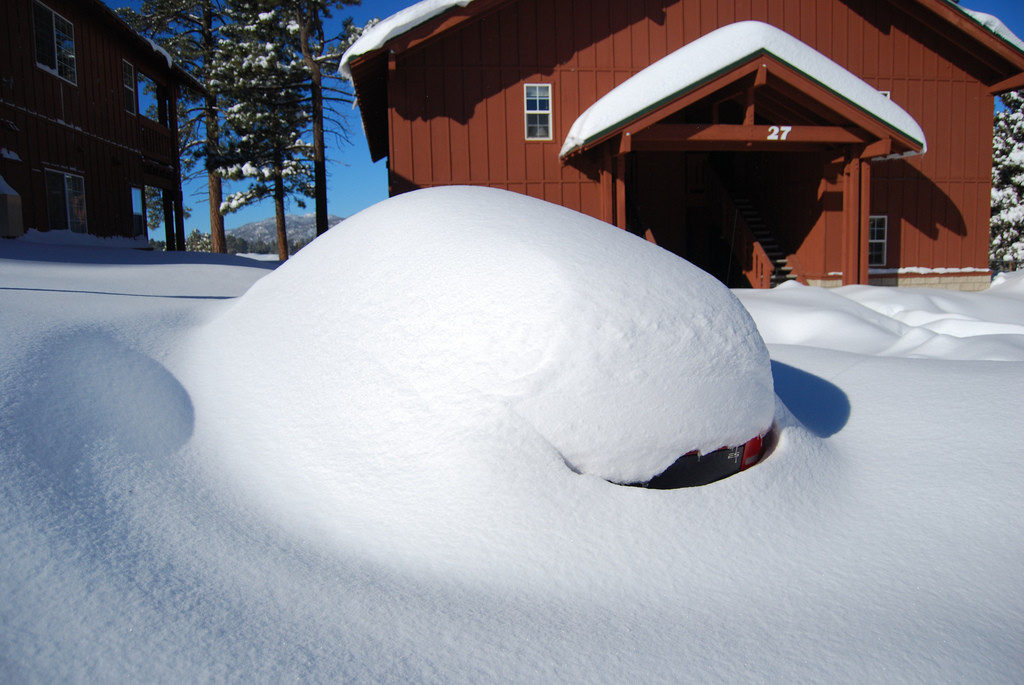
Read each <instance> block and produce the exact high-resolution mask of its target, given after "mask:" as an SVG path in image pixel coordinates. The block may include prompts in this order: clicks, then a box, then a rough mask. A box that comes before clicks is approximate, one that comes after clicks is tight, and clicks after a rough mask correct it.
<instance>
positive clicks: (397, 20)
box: [338, 0, 473, 80]
mask: <svg viewBox="0 0 1024 685" xmlns="http://www.w3.org/2000/svg"><path fill="white" fill-rule="evenodd" d="M471 2H473V0H421V2H417V3H416V4H415V5H410V6H409V7H406V8H405V9H403V10H399V11H398V12H395V13H394V14H392V15H391V16H390V17H388V18H387V19H383V20H381V21H379V22H377V23H376V24H374V25H373V26H371V27H370V28H368V29H366V30H365V31H364V32H363V34H362V35H361V36H359V38H357V39H356V41H355V42H354V43H352V45H350V46H349V48H348V50H346V51H345V54H343V55H342V56H341V63H340V64H339V65H338V71H339V72H340V73H341V75H342V76H343V77H344V78H346V79H349V80H352V70H351V69H350V67H349V62H350V61H352V60H353V59H355V58H356V57H358V56H360V55H365V54H366V53H368V52H373V51H374V50H379V49H380V48H382V47H384V46H385V45H387V43H388V41H390V40H392V39H393V38H397V37H399V36H401V35H404V34H406V33H408V32H409V31H411V30H412V29H414V28H416V27H417V26H419V25H420V24H423V23H425V22H427V21H429V20H430V19H433V18H434V17H436V16H437V15H439V14H443V13H445V12H447V11H448V10H450V9H452V8H453V7H465V6H466V5H468V4H469V3H471Z"/></svg>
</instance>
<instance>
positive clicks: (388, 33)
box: [340, 0, 1024, 161]
mask: <svg viewBox="0 0 1024 685" xmlns="http://www.w3.org/2000/svg"><path fill="white" fill-rule="evenodd" d="M513 1H514V0H421V1H420V2H417V3H414V4H413V5H410V6H409V7H407V8H406V9H404V10H402V11H400V12H398V13H396V14H394V15H392V16H391V17H388V18H387V19H385V20H383V21H381V22H380V23H379V24H377V25H376V26H374V27H372V28H371V29H368V30H367V31H366V32H365V33H364V34H363V36H362V37H361V38H360V39H359V40H357V41H356V42H355V43H354V44H353V45H352V46H351V47H350V48H349V50H347V51H346V52H345V55H344V56H343V57H342V61H341V65H340V72H341V74H342V75H343V76H345V77H346V78H349V79H350V80H351V81H352V83H353V86H354V89H355V92H356V99H357V101H358V103H359V108H360V113H361V116H362V120H363V129H364V131H365V132H366V137H367V141H368V143H369V146H370V156H371V158H373V159H374V160H375V161H376V160H378V159H381V158H383V157H386V156H387V154H388V151H387V149H388V130H387V116H386V112H387V107H388V102H387V87H386V84H387V78H388V55H389V54H392V55H393V54H400V53H402V52H404V51H406V50H409V49H411V48H413V47H415V46H416V45H419V44H420V43H423V42H425V41H428V40H431V39H432V38H434V37H436V36H438V35H440V34H442V33H445V32H447V31H449V30H452V29H454V28H455V27H457V26H459V25H460V24H462V23H463V22H465V21H469V20H472V19H475V18H477V17H480V16H483V15H484V14H486V13H487V12H488V11H490V10H492V9H494V8H496V7H498V6H499V5H503V4H505V3H508V2H513ZM880 1H885V2H889V3H890V4H892V5H893V6H894V7H896V8H897V9H899V10H900V11H902V12H906V13H908V14H910V15H912V16H914V17H915V18H917V19H918V20H919V21H921V22H923V23H924V24H925V25H927V26H929V27H930V28H931V29H932V30H934V31H936V32H937V33H938V34H939V35H941V36H942V37H943V38H945V39H947V40H950V41H952V42H954V43H955V44H957V45H959V46H960V47H961V48H963V49H965V50H966V51H967V52H969V53H970V54H972V55H974V56H975V57H978V58H979V59H980V61H981V63H983V64H986V65H988V66H989V68H990V69H991V70H992V72H993V73H994V74H996V75H997V76H996V77H995V79H993V81H994V82H993V83H989V84H988V85H989V87H990V90H991V92H992V93H994V94H998V93H1002V92H1006V91H1008V90H1014V89H1017V88H1021V87H1024V50H1022V47H1021V45H1022V44H1024V42H1022V41H1021V40H1020V39H1019V38H1018V37H1017V36H1015V35H1014V34H1013V33H1012V32H1011V31H1010V30H1009V29H1008V28H1006V27H1005V25H1003V24H1002V22H999V21H998V20H997V19H995V18H994V17H990V15H985V14H982V13H979V12H972V11H971V10H967V9H965V8H963V7H960V6H959V5H958V4H957V3H956V2H954V1H953V0H880ZM996 79H1002V80H998V81H997V80H996Z"/></svg>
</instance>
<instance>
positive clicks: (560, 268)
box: [194, 187, 774, 498]
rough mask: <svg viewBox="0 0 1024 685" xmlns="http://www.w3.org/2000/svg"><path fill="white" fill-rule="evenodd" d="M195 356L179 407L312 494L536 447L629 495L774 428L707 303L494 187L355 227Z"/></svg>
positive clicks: (737, 318)
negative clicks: (194, 372) (189, 389)
mask: <svg viewBox="0 0 1024 685" xmlns="http://www.w3.org/2000/svg"><path fill="white" fill-rule="evenodd" d="M196 345H198V346H199V347H198V348H194V349H198V350H199V351H198V352H197V353H196V354H198V355H201V357H202V358H201V359H197V360H196V361H197V362H199V364H198V365H197V366H199V367H200V368H202V369H203V371H202V372H201V373H200V376H201V378H199V379H197V384H198V385H197V387H196V388H194V391H195V396H196V397H197V403H198V404H199V405H202V406H203V407H211V408H213V407H218V406H219V407H231V408H232V411H233V412H235V414H236V415H237V416H238V417H244V418H239V419H238V420H245V421H246V422H247V423H248V424H250V425H253V426H256V427H257V429H256V431H257V433H256V434H257V435H259V433H260V428H259V427H261V426H262V427H267V430H266V435H264V436H262V437H259V438H257V439H256V442H258V443H259V446H257V447H253V448H252V449H253V451H255V452H260V453H265V454H267V455H271V454H272V455H273V456H268V457H267V461H266V462H265V463H266V464H267V468H268V469H270V470H272V471H274V472H279V475H282V477H283V478H284V479H285V480H288V481H295V480H296V479H298V480H301V481H303V482H305V483H306V484H307V485H309V487H313V488H319V487H321V485H322V484H323V483H324V482H325V480H327V481H334V480H337V481H344V480H346V479H348V478H351V477H353V475H354V473H355V471H354V470H353V469H356V470H359V469H361V473H363V474H364V475H367V477H371V474H376V475H379V473H380V472H392V473H394V474H395V475H396V477H412V476H413V475H415V477H416V478H423V479H427V480H431V481H437V480H438V479H441V480H442V481H444V482H445V483H446V487H455V486H457V484H458V483H464V484H465V485H466V487H471V485H470V483H471V482H472V481H473V480H474V479H476V478H478V477H479V473H476V472H475V471H474V472H473V473H472V474H470V473H469V472H468V471H466V470H465V468H466V467H465V462H479V461H480V460H484V461H486V460H487V459H492V458H494V457H493V455H494V454H498V455H508V454H512V455H515V454H518V453H519V452H517V450H516V447H517V446H518V445H527V444H534V443H536V442H537V441H538V439H539V440H541V441H543V442H544V443H546V444H548V445H549V446H550V447H549V448H548V451H547V454H549V455H553V454H555V455H560V456H561V458H562V460H564V462H565V463H566V464H567V465H568V466H569V467H570V469H571V470H573V471H576V472H578V473H583V474H591V475H594V476H598V477H600V478H603V479H606V480H610V481H613V482H637V481H645V480H648V479H650V478H651V477H653V476H655V475H657V474H659V473H660V472H661V471H663V470H664V469H665V468H666V467H668V466H669V465H670V464H672V463H673V462H674V461H675V460H676V459H677V458H678V457H679V456H680V455H682V454H684V453H686V452H688V451H691V450H701V451H709V450H713V449H716V448H719V447H721V446H723V445H737V444H742V443H743V442H744V441H746V440H748V439H750V438H751V437H753V436H755V435H757V434H759V433H763V432H764V431H765V430H766V429H767V428H768V427H769V426H770V425H771V422H772V419H773V416H774V393H773V387H772V377H771V368H770V363H769V359H768V353H767V350H766V348H765V345H764V343H763V341H762V340H761V338H760V335H759V334H758V332H757V329H756V327H755V325H754V323H753V321H752V320H751V318H750V317H749V315H748V314H747V312H746V310H745V309H744V308H743V307H742V305H740V303H739V302H738V300H737V299H736V298H735V297H734V296H733V295H732V293H731V292H730V291H729V290H728V289H726V288H725V287H724V286H723V285H722V284H720V283H719V282H718V281H716V280H714V279H713V278H712V277H711V276H709V275H707V274H706V273H704V272H703V271H701V270H699V269H697V268H696V267H694V266H693V265H691V264H689V263H688V262H686V261H684V260H682V259H680V258H678V257H676V256H675V255H673V254H671V253H669V252H666V251H664V250H662V249H661V248H658V247H656V246H655V245H652V244H650V243H648V242H646V241H644V240H642V239H640V238H637V237H635V236H633V235H631V234H629V233H626V232H624V231H621V230H619V229H616V228H614V227H612V226H609V225H607V224H604V223H602V222H600V221H597V220H595V219H592V218H589V217H586V216H584V215H581V214H578V213H576V212H573V211H570V210H566V209H564V208H561V207H558V206H555V205H552V204H549V203H546V202H542V201H539V200H535V199H531V198H527V197H525V196H521V195H517V194H514V193H509V192H506V191H500V190H494V189H485V188H468V187H448V188H436V189H430V190H422V191H417V192H414V193H409V194H406V195H402V196H399V197H396V198H392V199H390V200H387V201H385V202H382V203H380V204H378V205H375V206H374V207H371V208H370V209H367V210H365V211H363V212H361V213H360V214H358V215H356V216H354V217H352V218H350V219H348V220H346V221H345V223H344V224H342V225H341V226H339V227H337V228H335V229H333V230H331V231H330V232H328V233H327V234H325V235H324V236H322V237H320V238H318V239H317V240H316V241H315V242H314V243H313V244H312V245H311V246H309V247H307V248H305V249H303V251H302V252H301V253H299V254H298V255H297V256H296V257H295V258H294V259H292V260H289V261H288V262H287V263H285V264H284V265H283V266H281V267H280V268H279V269H278V270H277V271H275V272H274V273H273V274H271V275H269V276H267V277H266V278H264V279H263V280H261V281H260V282H258V283H257V284H256V285H255V286H254V287H253V288H252V289H251V290H250V291H249V292H248V293H246V294H245V295H244V296H243V297H242V298H241V299H240V300H239V302H238V303H237V304H236V305H235V306H233V307H232V308H231V309H229V310H228V311H227V312H226V313H225V314H224V315H222V316H221V317H220V318H218V319H217V320H215V321H213V322H212V323H211V324H209V325H208V326H207V327H206V330H205V331H204V332H203V333H202V334H201V335H200V336H199V339H198V340H197V342H196ZM206 413H207V410H206V409H205V408H200V409H198V410H197V414H199V415H206ZM225 420H233V419H227V418H226V419H225ZM282 435H284V436H286V438H285V440H284V442H282V443H281V444H273V443H274V441H275V439H279V438H280V436H282ZM293 440H294V441H293ZM493 441H498V442H500V448H499V447H498V446H495V445H491V446H490V447H488V445H489V444H490V442H493ZM236 447H237V446H236ZM248 449H249V447H246V448H245V450H248ZM228 451H231V448H228ZM521 453H523V454H531V455H532V454H537V453H538V450H537V449H535V448H530V449H523V450H521ZM541 453H544V451H541ZM246 454H247V456H246V457H245V459H244V463H245V467H244V468H245V470H247V471H249V473H250V475H252V473H253V472H254V471H258V470H259V468H258V467H256V466H255V465H254V459H257V458H256V457H253V456H252V454H253V452H246ZM438 455H443V456H442V457H438ZM501 458H507V457H505V456H503V457H501ZM512 458H515V457H514V456H513V457H512ZM524 459H527V457H524ZM556 461H557V459H556ZM534 466H536V465H534ZM473 468H476V467H473ZM523 468H530V467H529V466H528V465H526V464H524V465H523ZM285 473H287V475H286V476H284V475H283V474H285ZM372 477H376V476H372ZM460 479H464V480H460ZM317 483H320V484H321V485H317ZM307 485H300V484H297V485H296V488H295V489H294V490H293V491H292V494H293V495H295V496H296V497H302V498H305V497H307V496H308V495H309V493H308V492H307V491H306V488H307Z"/></svg>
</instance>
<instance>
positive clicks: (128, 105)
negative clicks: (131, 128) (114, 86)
mask: <svg viewBox="0 0 1024 685" xmlns="http://www.w3.org/2000/svg"><path fill="white" fill-rule="evenodd" d="M121 80H122V82H123V83H124V109H125V111H126V112H128V113H129V114H135V113H136V112H137V111H139V104H138V100H137V99H136V96H135V67H134V66H133V65H132V64H130V63H128V62H125V61H122V62H121Z"/></svg>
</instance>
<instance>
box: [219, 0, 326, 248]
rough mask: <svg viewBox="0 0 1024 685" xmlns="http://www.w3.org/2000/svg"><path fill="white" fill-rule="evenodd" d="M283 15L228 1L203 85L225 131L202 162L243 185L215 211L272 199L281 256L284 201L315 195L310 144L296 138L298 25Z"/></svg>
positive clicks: (265, 0) (261, 4)
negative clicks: (217, 100) (217, 101)
mask: <svg viewBox="0 0 1024 685" xmlns="http://www.w3.org/2000/svg"><path fill="white" fill-rule="evenodd" d="M286 14H287V13H286V12H284V11H283V10H281V9H279V7H278V2H276V0H234V1H233V2H232V3H231V4H230V5H229V6H228V8H227V18H228V21H227V23H226V24H225V25H224V27H223V28H222V30H221V36H222V40H221V43H220V53H219V60H218V62H217V65H216V68H215V71H214V74H213V75H212V77H211V79H210V81H209V82H208V86H209V87H210V88H211V90H213V91H214V93H215V94H217V95H218V96H219V97H221V98H222V110H221V111H222V114H223V122H224V129H225V130H224V133H225V135H224V136H223V137H222V146H221V149H220V151H219V152H218V154H217V155H216V156H215V157H211V158H210V159H208V163H209V164H211V165H213V166H214V167H215V168H217V170H218V172H219V173H221V174H222V175H224V176H225V177H226V178H228V179H231V180H235V181H242V180H245V181H248V182H249V186H248V188H246V189H245V190H242V191H239V192H236V193H233V194H231V195H230V196H229V197H228V198H227V199H226V200H225V201H224V202H223V203H222V204H221V208H222V210H223V211H225V212H231V211H234V210H236V209H239V208H240V207H242V206H245V205H247V204H250V203H253V202H257V201H259V200H262V199H264V198H266V197H273V199H274V213H275V216H276V218H277V244H278V256H279V257H280V259H281V260H282V261H283V260H285V259H287V258H288V239H287V228H286V226H285V204H284V203H285V198H286V197H287V196H291V195H300V196H304V197H313V195H314V187H313V182H312V171H311V169H310V165H309V159H310V158H311V156H312V145H310V144H309V143H307V142H305V141H304V140H303V139H302V135H303V133H304V132H305V131H306V130H307V129H308V127H309V123H310V117H309V114H308V112H307V111H306V109H305V107H304V103H305V99H306V98H305V93H304V84H305V73H304V69H305V65H304V63H303V60H302V55H301V51H300V48H299V46H298V32H299V27H298V24H297V23H296V22H295V21H294V20H291V19H290V18H289V17H287V16H286ZM298 204H299V206H305V205H304V204H303V203H302V201H301V200H299V202H298Z"/></svg>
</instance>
